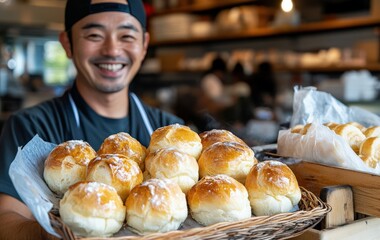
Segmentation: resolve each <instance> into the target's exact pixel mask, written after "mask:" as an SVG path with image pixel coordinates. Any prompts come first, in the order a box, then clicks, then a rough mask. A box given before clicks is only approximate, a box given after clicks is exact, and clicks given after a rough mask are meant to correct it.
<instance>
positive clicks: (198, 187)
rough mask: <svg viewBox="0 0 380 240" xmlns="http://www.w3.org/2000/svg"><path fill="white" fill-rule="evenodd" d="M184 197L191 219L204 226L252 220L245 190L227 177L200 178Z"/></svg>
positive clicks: (238, 183)
mask: <svg viewBox="0 0 380 240" xmlns="http://www.w3.org/2000/svg"><path fill="white" fill-rule="evenodd" d="M186 197H187V202H188V204H189V209H190V213H191V216H192V218H193V219H194V220H196V221H197V222H198V223H199V224H202V225H204V226H208V225H211V224H215V223H219V222H234V221H239V220H243V219H247V218H250V217H251V207H250V203H249V200H248V193H247V189H246V188H245V187H244V185H243V184H241V183H240V182H238V181H236V180H235V179H233V178H231V177H229V176H227V175H223V174H220V175H214V176H206V177H204V178H202V179H201V180H200V181H199V182H198V183H197V184H195V185H194V186H193V187H192V188H191V189H190V190H189V191H188V193H187V196H186Z"/></svg>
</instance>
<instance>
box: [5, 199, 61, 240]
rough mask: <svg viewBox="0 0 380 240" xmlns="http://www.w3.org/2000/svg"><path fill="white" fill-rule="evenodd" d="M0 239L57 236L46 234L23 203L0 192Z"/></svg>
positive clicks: (45, 238) (55, 239)
mask: <svg viewBox="0 0 380 240" xmlns="http://www.w3.org/2000/svg"><path fill="white" fill-rule="evenodd" d="M0 239H2V240H8V239H9V240H13V239H20V240H22V239H31V240H32V239H33V240H37V239H43V240H57V239H59V238H56V237H54V236H52V235H50V234H48V233H47V232H46V231H45V230H44V229H43V228H42V227H41V226H40V224H39V223H38V222H37V221H36V220H35V219H34V217H33V215H32V213H31V211H30V210H29V208H28V207H27V206H26V205H25V204H24V203H22V202H20V201H19V200H17V199H15V198H13V197H11V196H8V195H5V194H2V193H0Z"/></svg>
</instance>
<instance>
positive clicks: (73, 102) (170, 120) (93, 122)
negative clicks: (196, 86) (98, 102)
mask: <svg viewBox="0 0 380 240" xmlns="http://www.w3.org/2000/svg"><path fill="white" fill-rule="evenodd" d="M142 106H143V109H144V110H145V113H146V116H147V118H148V121H149V123H150V125H151V126H152V130H153V131H154V130H155V129H157V128H159V127H162V126H166V125H170V124H174V123H179V124H184V122H183V120H182V119H180V118H177V117H176V116H174V115H172V114H169V113H166V112H163V111H161V110H159V109H156V108H152V107H149V106H147V105H145V104H143V103H142ZM118 132H127V133H129V134H130V135H131V136H132V137H134V138H136V139H137V140H138V141H139V142H140V143H141V144H142V145H144V146H146V147H147V146H148V145H149V141H150V133H149V131H148V130H147V128H146V126H145V124H144V120H143V117H142V115H141V113H140V111H139V109H138V105H137V104H136V102H135V101H134V100H133V99H132V96H131V94H130V95H129V114H128V116H127V117H125V118H121V119H111V118H106V117H102V116H100V115H98V114H97V113H96V112H94V111H93V110H92V109H91V108H90V107H89V106H88V105H87V103H86V102H85V101H84V100H83V98H82V97H81V96H80V95H79V93H78V91H77V89H76V88H75V86H74V87H73V88H72V89H70V90H69V91H67V92H66V93H65V94H64V95H63V96H62V97H58V98H54V99H52V100H49V101H47V102H43V103H41V104H39V105H36V106H34V107H31V108H27V109H22V110H20V111H18V112H17V113H15V114H12V115H11V116H10V117H9V119H8V120H7V122H6V123H5V125H4V127H3V130H2V133H1V137H0V192H1V193H5V194H7V195H10V196H13V197H15V198H17V199H19V200H20V201H21V199H20V197H19V195H18V194H17V192H16V190H15V188H14V186H13V183H12V182H11V180H10V177H9V174H8V171H9V166H10V164H11V163H12V161H13V159H14V158H15V156H16V153H17V149H18V147H19V146H20V147H21V146H24V145H25V144H26V143H28V142H29V141H30V140H31V139H32V138H33V137H34V136H35V135H36V134H38V135H39V137H41V138H42V139H43V140H44V141H47V142H52V143H55V144H59V143H62V142H64V141H67V140H73V139H82V140H84V141H86V142H88V143H89V144H90V145H91V146H92V147H93V148H94V149H95V150H98V149H99V147H100V145H101V143H102V142H103V140H104V139H105V138H107V137H108V136H110V135H112V134H115V133H118Z"/></svg>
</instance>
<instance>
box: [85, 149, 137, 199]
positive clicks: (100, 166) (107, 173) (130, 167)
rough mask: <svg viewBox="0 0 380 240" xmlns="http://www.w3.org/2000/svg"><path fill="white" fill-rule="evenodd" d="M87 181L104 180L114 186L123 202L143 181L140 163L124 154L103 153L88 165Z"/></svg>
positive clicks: (103, 181)
mask: <svg viewBox="0 0 380 240" xmlns="http://www.w3.org/2000/svg"><path fill="white" fill-rule="evenodd" d="M86 180H87V181H94V182H102V183H105V184H108V185H110V186H112V187H114V188H115V189H116V191H117V193H118V194H119V195H120V197H121V200H123V202H124V201H125V200H126V199H127V196H128V195H129V193H130V191H131V190H132V188H134V187H135V186H136V185H138V184H140V183H142V181H143V174H142V172H141V169H140V168H139V165H138V164H137V163H136V162H135V161H133V160H132V159H130V158H128V157H126V156H125V155H122V154H102V155H99V156H98V157H96V158H94V159H92V160H91V161H90V163H89V164H88V167H87V176H86Z"/></svg>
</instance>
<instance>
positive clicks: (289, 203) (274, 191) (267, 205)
mask: <svg viewBox="0 0 380 240" xmlns="http://www.w3.org/2000/svg"><path fill="white" fill-rule="evenodd" d="M245 187H246V188H247V190H248V195H249V201H250V203H251V207H252V212H253V214H255V215H256V216H263V215H273V214H277V213H283V212H289V211H290V210H291V209H292V208H293V207H294V206H295V205H297V204H298V202H299V201H300V199H301V190H300V188H299V186H298V182H297V178H296V177H295V175H294V173H293V172H292V170H291V169H290V168H289V167H288V166H287V165H286V164H283V163H281V162H278V161H264V162H259V163H258V164H256V165H255V166H253V167H252V169H251V171H250V172H249V174H248V176H247V180H246V182H245Z"/></svg>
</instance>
